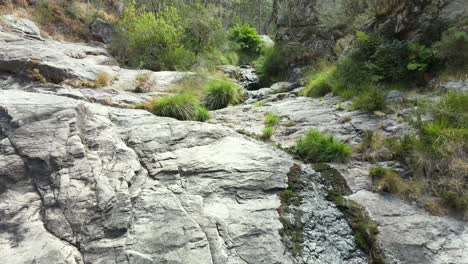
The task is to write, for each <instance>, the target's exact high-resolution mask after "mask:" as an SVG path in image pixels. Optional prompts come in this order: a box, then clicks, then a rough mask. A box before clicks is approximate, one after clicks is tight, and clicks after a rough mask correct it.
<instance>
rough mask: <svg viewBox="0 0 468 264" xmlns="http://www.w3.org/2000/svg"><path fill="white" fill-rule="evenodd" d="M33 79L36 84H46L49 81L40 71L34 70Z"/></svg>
mask: <svg viewBox="0 0 468 264" xmlns="http://www.w3.org/2000/svg"><path fill="white" fill-rule="evenodd" d="M31 79H32V80H33V81H35V82H41V83H46V82H47V80H46V78H44V76H43V75H42V74H41V72H40V71H39V69H33V70H32V72H31Z"/></svg>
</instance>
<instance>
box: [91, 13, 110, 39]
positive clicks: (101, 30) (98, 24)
mask: <svg viewBox="0 0 468 264" xmlns="http://www.w3.org/2000/svg"><path fill="white" fill-rule="evenodd" d="M114 31H115V29H114V26H113V25H112V24H110V23H108V22H106V21H104V20H102V19H100V18H97V19H96V20H94V22H93V23H92V24H91V34H92V36H93V37H94V38H96V39H98V40H99V41H101V42H104V43H111V42H112V38H113V35H114Z"/></svg>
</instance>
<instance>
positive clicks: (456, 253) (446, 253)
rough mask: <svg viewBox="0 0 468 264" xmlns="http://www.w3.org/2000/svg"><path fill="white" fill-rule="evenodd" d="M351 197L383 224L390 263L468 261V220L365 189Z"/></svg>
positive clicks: (381, 233)
mask: <svg viewBox="0 0 468 264" xmlns="http://www.w3.org/2000/svg"><path fill="white" fill-rule="evenodd" d="M349 198H350V199H352V200H354V201H356V202H358V203H360V204H361V205H364V206H365V207H366V209H367V210H368V212H369V213H370V214H371V215H372V218H373V220H374V221H376V222H377V224H378V225H379V231H380V233H379V235H378V238H379V242H380V243H381V244H382V248H383V250H384V252H385V254H386V258H387V261H388V263H408V264H409V263H436V264H439V263H440V264H442V263H467V260H468V252H467V251H466V245H467V244H468V230H467V226H466V223H464V222H460V221H456V220H451V219H447V218H443V217H438V216H433V215H430V214H429V213H427V212H425V211H423V210H422V209H420V208H417V207H416V206H412V205H409V204H406V203H404V202H403V201H401V200H399V199H398V198H395V197H392V196H382V195H380V194H376V193H371V192H369V191H365V190H361V191H359V192H356V193H355V194H353V195H351V196H349Z"/></svg>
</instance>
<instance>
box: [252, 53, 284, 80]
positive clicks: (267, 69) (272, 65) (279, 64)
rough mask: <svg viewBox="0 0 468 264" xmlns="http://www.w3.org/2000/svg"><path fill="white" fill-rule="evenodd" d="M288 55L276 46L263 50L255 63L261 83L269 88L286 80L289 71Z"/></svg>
mask: <svg viewBox="0 0 468 264" xmlns="http://www.w3.org/2000/svg"><path fill="white" fill-rule="evenodd" d="M286 58H287V54H286V53H285V52H284V51H283V49H282V48H280V47H279V46H277V45H275V46H273V47H266V48H264V49H263V50H262V53H261V55H260V57H259V58H258V59H257V60H256V61H255V62H254V65H255V69H256V70H257V73H258V76H259V77H260V82H261V83H262V85H265V86H268V85H270V84H272V83H275V82H279V81H281V80H284V79H285V78H286V73H287V71H288V63H287V60H286Z"/></svg>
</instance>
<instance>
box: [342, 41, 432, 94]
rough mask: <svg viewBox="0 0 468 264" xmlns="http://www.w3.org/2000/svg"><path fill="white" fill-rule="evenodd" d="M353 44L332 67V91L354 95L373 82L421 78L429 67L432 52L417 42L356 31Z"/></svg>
mask: <svg viewBox="0 0 468 264" xmlns="http://www.w3.org/2000/svg"><path fill="white" fill-rule="evenodd" d="M356 39H357V44H356V46H355V47H354V48H353V50H352V52H351V53H350V54H349V55H348V56H346V57H344V58H342V59H341V60H340V61H339V62H338V65H337V69H336V85H335V87H334V89H335V90H334V92H335V93H337V94H340V95H341V94H346V95H348V96H349V93H351V92H350V91H353V90H354V93H355V94H358V93H359V92H360V91H362V89H363V87H364V88H365V87H368V86H370V85H375V84H388V83H402V82H403V83H408V82H414V81H416V82H422V81H425V79H424V75H425V74H426V73H427V72H429V71H430V70H432V68H433V66H434V62H435V52H434V51H433V50H432V49H430V48H427V47H425V46H422V45H419V44H417V43H412V42H407V41H402V40H389V39H386V38H384V37H382V36H380V35H378V34H369V35H367V34H365V33H363V32H358V33H357V34H356Z"/></svg>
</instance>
